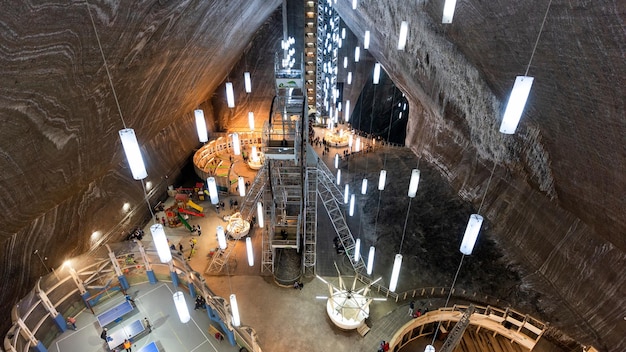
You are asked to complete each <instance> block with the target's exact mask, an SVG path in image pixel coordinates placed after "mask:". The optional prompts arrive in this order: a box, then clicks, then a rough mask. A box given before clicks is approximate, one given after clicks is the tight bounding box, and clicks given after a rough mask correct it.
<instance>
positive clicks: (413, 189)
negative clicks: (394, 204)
mask: <svg viewBox="0 0 626 352" xmlns="http://www.w3.org/2000/svg"><path fill="white" fill-rule="evenodd" d="M419 183H420V170H418V169H413V170H412V171H411V181H410V182H409V192H408V196H409V197H411V198H415V195H416V194H417V186H418V185H419Z"/></svg>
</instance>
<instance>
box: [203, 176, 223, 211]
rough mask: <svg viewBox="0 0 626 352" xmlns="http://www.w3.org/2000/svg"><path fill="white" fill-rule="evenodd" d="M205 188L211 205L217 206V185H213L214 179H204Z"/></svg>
mask: <svg viewBox="0 0 626 352" xmlns="http://www.w3.org/2000/svg"><path fill="white" fill-rule="evenodd" d="M206 183H207V188H208V189H209V197H211V204H214V205H215V204H217V203H218V202H219V201H220V200H219V197H218V194H217V184H216V183H215V177H209V178H207V179H206Z"/></svg>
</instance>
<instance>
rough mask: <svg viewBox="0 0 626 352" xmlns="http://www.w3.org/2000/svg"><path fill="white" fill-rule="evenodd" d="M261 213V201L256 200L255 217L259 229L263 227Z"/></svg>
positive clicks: (262, 213)
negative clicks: (257, 220)
mask: <svg viewBox="0 0 626 352" xmlns="http://www.w3.org/2000/svg"><path fill="white" fill-rule="evenodd" d="M263 215H265V214H264V212H263V203H261V202H257V203H256V217H257V218H258V219H259V228H261V229H262V228H264V227H265V222H264V219H263Z"/></svg>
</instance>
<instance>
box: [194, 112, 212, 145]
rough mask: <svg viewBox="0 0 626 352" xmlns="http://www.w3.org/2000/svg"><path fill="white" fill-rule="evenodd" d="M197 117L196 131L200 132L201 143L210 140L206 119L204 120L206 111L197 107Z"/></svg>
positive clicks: (195, 113)
mask: <svg viewBox="0 0 626 352" xmlns="http://www.w3.org/2000/svg"><path fill="white" fill-rule="evenodd" d="M193 113H194V115H195V117H196V131H197V132H198V139H199V140H200V143H205V142H208V141H209V136H208V134H207V130H206V121H205V120H204V111H202V110H200V109H196V110H194V111H193Z"/></svg>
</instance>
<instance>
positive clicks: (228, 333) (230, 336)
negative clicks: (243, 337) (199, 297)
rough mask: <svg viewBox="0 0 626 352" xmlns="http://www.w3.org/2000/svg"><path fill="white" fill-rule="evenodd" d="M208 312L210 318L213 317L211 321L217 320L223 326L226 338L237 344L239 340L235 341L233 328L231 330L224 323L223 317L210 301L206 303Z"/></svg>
mask: <svg viewBox="0 0 626 352" xmlns="http://www.w3.org/2000/svg"><path fill="white" fill-rule="evenodd" d="M206 312H207V314H208V316H209V319H211V321H213V322H216V323H218V324H219V325H220V327H221V328H222V331H224V334H225V335H226V338H228V342H230V344H231V345H232V346H235V345H236V344H237V341H235V333H234V332H233V331H232V330H230V329H229V328H228V326H226V324H224V321H222V319H221V318H220V316H219V315H218V314H217V312H216V311H214V310H213V308H212V307H211V305H210V304H209V302H208V301H207V304H206Z"/></svg>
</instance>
